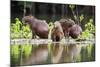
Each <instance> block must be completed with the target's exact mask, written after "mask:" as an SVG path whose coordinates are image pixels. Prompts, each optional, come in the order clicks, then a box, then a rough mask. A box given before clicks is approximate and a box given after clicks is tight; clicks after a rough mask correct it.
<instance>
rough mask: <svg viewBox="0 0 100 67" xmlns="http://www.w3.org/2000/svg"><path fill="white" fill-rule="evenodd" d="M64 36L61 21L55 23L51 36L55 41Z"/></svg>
mask: <svg viewBox="0 0 100 67" xmlns="http://www.w3.org/2000/svg"><path fill="white" fill-rule="evenodd" d="M63 37H64V33H63V29H62V26H61V24H60V22H59V21H56V22H55V23H54V28H53V29H52V34H51V38H52V40H53V41H60V40H61V39H62V38H63Z"/></svg>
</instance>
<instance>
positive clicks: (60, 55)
mask: <svg viewBox="0 0 100 67" xmlns="http://www.w3.org/2000/svg"><path fill="white" fill-rule="evenodd" d="M29 45H31V47H32V48H31V53H30V55H29V56H27V57H24V56H23V52H22V50H20V53H19V59H18V60H17V61H18V62H16V63H13V60H14V58H13V59H12V58H11V65H15V66H20V65H22V66H23V65H39V64H58V63H74V62H89V61H95V44H94V43H89V44H88V43H87V44H63V43H48V44H38V45H37V44H29ZM19 46H20V45H19Z"/></svg>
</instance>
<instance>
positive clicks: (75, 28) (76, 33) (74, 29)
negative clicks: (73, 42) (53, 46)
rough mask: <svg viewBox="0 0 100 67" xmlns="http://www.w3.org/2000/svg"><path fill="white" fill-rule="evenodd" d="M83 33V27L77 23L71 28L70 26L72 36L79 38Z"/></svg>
mask: <svg viewBox="0 0 100 67" xmlns="http://www.w3.org/2000/svg"><path fill="white" fill-rule="evenodd" d="M81 33H82V28H81V27H80V26H79V25H77V24H75V25H73V26H72V27H71V28H70V31H69V35H70V36H71V37H72V38H78V36H79V35H80V34H81Z"/></svg>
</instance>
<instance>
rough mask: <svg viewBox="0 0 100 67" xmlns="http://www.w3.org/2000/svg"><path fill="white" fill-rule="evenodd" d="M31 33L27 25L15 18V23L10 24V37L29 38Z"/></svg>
mask: <svg viewBox="0 0 100 67" xmlns="http://www.w3.org/2000/svg"><path fill="white" fill-rule="evenodd" d="M31 36H32V33H31V30H30V28H29V25H24V24H22V22H21V21H20V20H19V19H18V18H16V19H15V23H12V24H11V38H31Z"/></svg>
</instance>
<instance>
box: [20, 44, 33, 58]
mask: <svg viewBox="0 0 100 67" xmlns="http://www.w3.org/2000/svg"><path fill="white" fill-rule="evenodd" d="M22 50H23V56H24V57H26V58H27V57H29V56H30V54H31V51H32V45H22Z"/></svg>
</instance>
